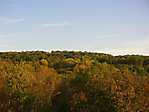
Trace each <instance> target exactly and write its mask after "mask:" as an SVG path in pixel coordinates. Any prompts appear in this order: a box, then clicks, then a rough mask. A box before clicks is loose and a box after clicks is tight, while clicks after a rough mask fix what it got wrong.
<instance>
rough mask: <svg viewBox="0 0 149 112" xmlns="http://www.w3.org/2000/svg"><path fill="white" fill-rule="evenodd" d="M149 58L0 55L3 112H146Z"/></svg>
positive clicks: (0, 107) (72, 53)
mask: <svg viewBox="0 0 149 112" xmlns="http://www.w3.org/2000/svg"><path fill="white" fill-rule="evenodd" d="M148 84H149V56H141V55H125V56H112V55H109V54H104V53H91V52H79V51H52V52H44V51H26V52H1V53H0V111H2V112H8V111H10V112H148V111H149V107H148V105H149V94H148V93H149V85H148Z"/></svg>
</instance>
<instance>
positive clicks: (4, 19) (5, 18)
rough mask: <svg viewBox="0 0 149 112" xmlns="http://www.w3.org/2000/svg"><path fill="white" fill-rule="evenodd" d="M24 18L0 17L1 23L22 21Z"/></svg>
mask: <svg viewBox="0 0 149 112" xmlns="http://www.w3.org/2000/svg"><path fill="white" fill-rule="evenodd" d="M23 21H24V18H13V17H0V23H1V24H11V23H20V22H23Z"/></svg>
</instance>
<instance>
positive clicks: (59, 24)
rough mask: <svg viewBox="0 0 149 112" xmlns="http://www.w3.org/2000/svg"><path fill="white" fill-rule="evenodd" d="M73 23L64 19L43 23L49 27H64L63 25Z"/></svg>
mask: <svg viewBox="0 0 149 112" xmlns="http://www.w3.org/2000/svg"><path fill="white" fill-rule="evenodd" d="M70 25H71V24H70V23H69V22H67V21H64V22H62V23H45V24H42V26H43V27H45V28H47V27H63V26H70Z"/></svg>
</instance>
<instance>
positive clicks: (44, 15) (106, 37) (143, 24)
mask: <svg viewBox="0 0 149 112" xmlns="http://www.w3.org/2000/svg"><path fill="white" fill-rule="evenodd" d="M26 50H30V51H31V50H44V51H51V50H77V51H78V50H79V51H90V52H102V53H109V54H113V55H124V54H140V55H149V1H148V0H0V51H26Z"/></svg>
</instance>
